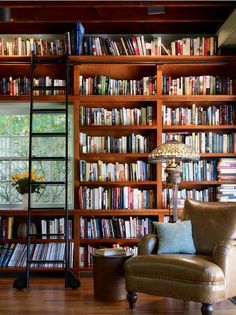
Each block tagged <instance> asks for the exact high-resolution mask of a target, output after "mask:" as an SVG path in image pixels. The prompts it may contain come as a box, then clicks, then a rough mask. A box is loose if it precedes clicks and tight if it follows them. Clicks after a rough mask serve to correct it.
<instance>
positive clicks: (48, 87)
mask: <svg viewBox="0 0 236 315" xmlns="http://www.w3.org/2000/svg"><path fill="white" fill-rule="evenodd" d="M50 64H58V65H59V64H60V65H61V66H62V67H63V76H64V80H63V81H62V84H60V86H56V85H55V83H53V85H52V84H51V82H49V84H47V83H46V82H44V83H43V84H39V86H38V84H37V86H36V84H35V80H34V78H35V74H36V71H35V70H36V68H37V66H38V65H46V66H49V65H50ZM69 67H70V64H69V59H68V57H67V56H60V57H59V56H58V57H55V56H53V57H52V58H50V57H39V56H35V55H33V54H32V56H31V98H30V133H29V185H28V186H29V193H28V213H27V246H26V249H27V250H26V269H25V271H23V272H22V273H21V274H20V275H19V276H18V278H17V279H16V280H15V281H14V283H13V287H14V288H17V289H23V288H29V280H30V273H31V265H32V264H37V265H38V266H40V265H41V266H43V265H45V264H60V265H61V266H62V267H63V270H64V272H65V287H66V288H68V287H69V288H72V289H76V288H78V287H80V281H79V279H78V278H77V277H76V276H75V275H74V274H73V272H72V271H71V270H70V268H69V267H70V257H71V256H70V250H69V249H70V248H69V211H68V160H69V153H68V129H69V128H68V119H69V113H68V112H69V104H68V95H69ZM53 82H55V81H54V80H53ZM56 90H57V91H64V92H63V95H64V101H63V102H62V103H61V104H60V105H61V106H60V107H59V108H58V106H56V107H55V106H53V107H54V108H53V107H52V106H50V108H45V107H42V106H41V107H40V106H39V105H38V104H37V105H36V104H35V103H36V102H35V94H37V95H39V94H43V93H44V94H46V95H49V94H50V95H54V94H55V93H54V91H56ZM39 91H41V93H40V92H39ZM55 114H60V115H63V116H64V132H56V133H55V132H35V126H34V123H35V120H36V117H38V115H55ZM55 137H57V138H60V139H63V140H64V146H65V150H64V155H63V156H60V157H58V156H56V154H53V155H54V156H37V155H36V154H35V153H34V152H33V151H34V150H33V141H34V140H35V139H36V138H39V139H40V140H41V143H42V141H43V140H46V138H50V139H54V138H55ZM44 143H46V141H44ZM45 151H47V150H45ZM48 151H50V150H49V148H48ZM35 161H62V162H64V169H65V177H64V179H63V180H62V181H61V180H57V181H55V180H45V181H44V182H43V183H42V182H40V181H34V180H33V179H32V175H33V172H32V171H33V163H34V162H35ZM42 184H43V185H44V186H45V187H47V186H51V187H52V186H53V185H54V186H55V185H62V186H63V187H64V191H65V198H64V201H65V204H64V206H63V207H62V208H59V209H61V210H62V213H63V217H64V231H63V233H35V234H34V233H31V229H30V226H31V223H32V214H33V213H36V212H37V211H40V210H42V208H41V209H40V208H37V207H32V203H31V201H32V200H31V199H32V198H31V194H32V192H33V190H34V189H35V186H36V185H42ZM57 209H58V208H57ZM43 210H44V211H52V216H53V210H55V208H45V207H44V208H43ZM42 232H43V231H42ZM49 232H50V231H49ZM33 237H36V238H43V237H44V238H50V239H51V238H62V240H63V242H64V243H65V252H64V258H63V259H60V260H59V259H55V260H51V259H50V260H43V259H39V260H37V259H33V257H32V250H31V248H32V245H33V243H32V238H33Z"/></svg>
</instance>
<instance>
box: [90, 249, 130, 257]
mask: <svg viewBox="0 0 236 315" xmlns="http://www.w3.org/2000/svg"><path fill="white" fill-rule="evenodd" d="M95 254H96V255H101V256H120V255H126V251H125V249H124V248H97V249H96V250H95Z"/></svg>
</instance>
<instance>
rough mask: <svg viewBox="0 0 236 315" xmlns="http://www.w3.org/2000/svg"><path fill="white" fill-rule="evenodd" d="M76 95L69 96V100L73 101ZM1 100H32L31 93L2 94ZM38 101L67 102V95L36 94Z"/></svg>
mask: <svg viewBox="0 0 236 315" xmlns="http://www.w3.org/2000/svg"><path fill="white" fill-rule="evenodd" d="M74 99H75V97H74V96H73V95H70V96H69V98H68V101H69V102H73V101H74ZM0 101H4V102H12V101H17V102H30V95H0ZM34 101H36V102H52V103H56V102H65V95H39V96H36V95H35V96H34Z"/></svg>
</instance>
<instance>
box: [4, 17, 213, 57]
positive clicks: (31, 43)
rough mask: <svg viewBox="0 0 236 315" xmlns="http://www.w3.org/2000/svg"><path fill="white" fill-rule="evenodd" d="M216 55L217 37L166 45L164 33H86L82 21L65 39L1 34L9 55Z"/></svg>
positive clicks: (67, 33) (77, 23)
mask: <svg viewBox="0 0 236 315" xmlns="http://www.w3.org/2000/svg"><path fill="white" fill-rule="evenodd" d="M32 51H33V52H34V54H37V55H41V56H44V55H62V54H64V53H67V54H69V55H81V54H84V55H118V56H119V55H143V56H145V55H152V56H160V55H202V56H203V55H205V56H207V55H214V54H215V53H216V40H215V37H196V38H182V39H178V40H176V41H172V42H171V43H170V47H169V48H166V46H165V45H164V44H163V39H162V37H161V36H153V37H150V36H144V35H139V36H134V35H132V36H131V35H128V36H116V37H112V38H107V37H101V36H85V29H84V26H83V25H82V23H80V22H79V21H78V22H76V23H74V26H73V27H72V28H71V30H70V31H68V32H66V33H65V37H64V39H52V38H47V39H46V38H33V37H28V36H27V37H25V36H18V37H1V38H0V54H1V55H8V56H13V55H15V56H17V55H18V56H22V55H30V54H31V52H32Z"/></svg>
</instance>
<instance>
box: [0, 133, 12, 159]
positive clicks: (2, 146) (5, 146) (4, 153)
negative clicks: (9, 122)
mask: <svg viewBox="0 0 236 315" xmlns="http://www.w3.org/2000/svg"><path fill="white" fill-rule="evenodd" d="M10 151H11V149H10V138H5V137H0V156H1V157H3V158H4V157H9V156H10Z"/></svg>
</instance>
